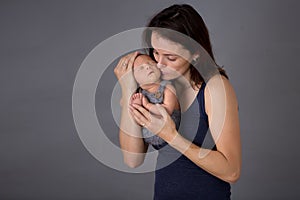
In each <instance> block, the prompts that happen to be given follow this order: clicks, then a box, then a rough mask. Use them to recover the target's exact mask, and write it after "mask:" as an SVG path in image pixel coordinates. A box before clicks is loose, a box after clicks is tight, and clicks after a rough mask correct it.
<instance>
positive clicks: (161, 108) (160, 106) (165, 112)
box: [155, 104, 169, 120]
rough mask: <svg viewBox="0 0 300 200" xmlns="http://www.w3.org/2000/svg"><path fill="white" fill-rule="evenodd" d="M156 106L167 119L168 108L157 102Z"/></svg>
mask: <svg viewBox="0 0 300 200" xmlns="http://www.w3.org/2000/svg"><path fill="white" fill-rule="evenodd" d="M155 106H156V108H157V110H158V111H159V113H160V114H161V116H162V117H163V119H164V120H166V119H167V117H168V116H169V114H168V113H167V111H166V109H165V108H164V107H163V106H162V105H160V104H155Z"/></svg>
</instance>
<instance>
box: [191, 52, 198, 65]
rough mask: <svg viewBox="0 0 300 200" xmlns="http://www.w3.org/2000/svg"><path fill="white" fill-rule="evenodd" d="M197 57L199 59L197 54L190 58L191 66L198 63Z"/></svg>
mask: <svg viewBox="0 0 300 200" xmlns="http://www.w3.org/2000/svg"><path fill="white" fill-rule="evenodd" d="M199 57H200V55H199V53H194V54H193V56H192V62H191V64H192V65H195V64H196V63H198V61H199Z"/></svg>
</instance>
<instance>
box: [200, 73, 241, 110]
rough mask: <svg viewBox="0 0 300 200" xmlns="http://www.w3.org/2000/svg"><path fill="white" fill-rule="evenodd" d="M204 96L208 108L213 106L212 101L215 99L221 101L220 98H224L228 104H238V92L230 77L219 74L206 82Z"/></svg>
mask: <svg viewBox="0 0 300 200" xmlns="http://www.w3.org/2000/svg"><path fill="white" fill-rule="evenodd" d="M204 96H205V102H206V103H205V105H206V106H205V107H206V108H207V107H210V106H212V105H211V103H213V102H215V101H218V102H220V100H224V101H223V102H224V103H225V104H226V105H227V106H229V105H230V106H235V105H237V99H236V94H235V91H234V88H233V86H232V85H231V83H230V81H229V80H228V78H226V77H225V76H222V75H219V74H218V75H215V76H213V77H211V78H210V79H209V81H208V82H207V83H206V87H205V90H204Z"/></svg>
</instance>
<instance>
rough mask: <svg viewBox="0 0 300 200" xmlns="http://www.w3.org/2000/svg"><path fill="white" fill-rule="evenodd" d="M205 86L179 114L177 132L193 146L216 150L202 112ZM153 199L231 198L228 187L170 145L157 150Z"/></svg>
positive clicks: (227, 184) (210, 199) (206, 117)
mask: <svg viewBox="0 0 300 200" xmlns="http://www.w3.org/2000/svg"><path fill="white" fill-rule="evenodd" d="M205 86H206V85H205V83H203V84H202V85H201V88H200V90H199V92H198V94H197V97H196V98H195V100H194V102H193V103H192V104H191V106H190V107H189V108H188V110H187V111H186V112H184V113H182V115H181V125H180V128H179V133H180V134H181V135H182V136H183V137H185V138H186V139H188V140H190V141H192V142H193V143H194V144H196V145H198V146H201V147H203V148H206V149H212V150H216V146H215V143H214V140H213V138H212V136H211V133H210V132H209V128H208V116H207V114H206V112H205V102H204V89H205ZM156 168H157V170H156V171H155V187H154V200H169V199H172V200H197V199H201V200H223V199H224V200H225V199H230V195H231V192H230V189H231V187H230V184H229V183H228V182H225V181H223V180H221V179H219V178H217V177H215V176H213V175H212V174H210V173H208V172H206V171H205V170H203V169H202V168H200V167H199V166H197V165H196V164H194V163H193V162H192V161H190V160H189V159H188V158H187V157H185V156H184V155H182V154H180V152H178V151H177V150H175V149H174V148H172V147H171V146H170V145H166V146H165V147H163V148H161V149H159V154H158V157H157V164H156Z"/></svg>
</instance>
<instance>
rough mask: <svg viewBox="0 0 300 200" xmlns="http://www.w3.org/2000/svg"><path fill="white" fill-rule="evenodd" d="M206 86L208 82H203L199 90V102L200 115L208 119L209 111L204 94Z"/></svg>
mask: <svg viewBox="0 0 300 200" xmlns="http://www.w3.org/2000/svg"><path fill="white" fill-rule="evenodd" d="M205 86H206V83H205V82H203V83H202V84H201V87H200V90H199V92H198V95H197V100H198V102H199V110H200V116H201V117H204V118H205V119H206V120H207V119H208V116H207V113H206V111H205V96H204V90H205Z"/></svg>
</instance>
